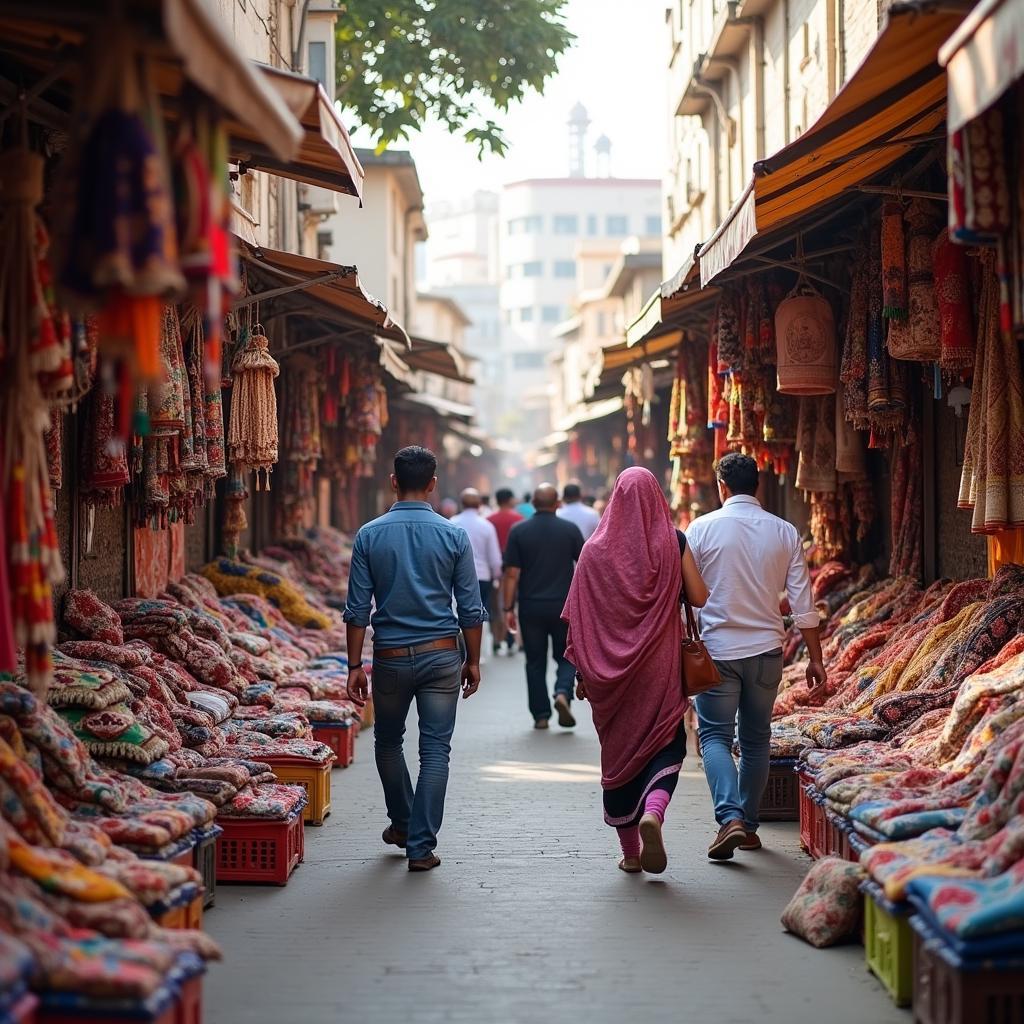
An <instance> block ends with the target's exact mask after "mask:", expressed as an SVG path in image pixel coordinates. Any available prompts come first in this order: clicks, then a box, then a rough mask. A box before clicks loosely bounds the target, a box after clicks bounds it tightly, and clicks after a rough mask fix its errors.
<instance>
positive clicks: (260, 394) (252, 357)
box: [228, 325, 281, 490]
mask: <svg viewBox="0 0 1024 1024" xmlns="http://www.w3.org/2000/svg"><path fill="white" fill-rule="evenodd" d="M231 371H232V374H233V376H234V383H233V386H232V394H231V416H230V421H229V424H228V458H229V460H230V461H231V462H232V463H234V464H236V465H241V466H244V467H247V468H249V469H253V470H255V471H256V474H257V476H256V487H257V490H259V487H260V482H259V472H260V470H262V471H263V472H264V473H265V474H266V477H267V490H269V489H270V483H269V481H270V472H271V469H272V468H273V466H274V464H275V463H276V462H277V457H278V439H277V395H276V394H275V391H274V379H275V378H276V377H277V376H278V374H279V373H280V372H281V371H280V367H279V366H278V364H277V360H276V359H274V357H273V356H272V355H271V354H270V342H269V341H268V340H267V337H266V336H265V335H264V334H263V333H262V331H261V330H260V328H259V325H257V329H256V331H255V332H254V333H253V334H251V335H249V337H248V339H247V340H246V341H245V343H244V345H243V346H242V347H241V348H239V350H238V352H237V353H236V355H235V358H234V361H233V362H232V364H231Z"/></svg>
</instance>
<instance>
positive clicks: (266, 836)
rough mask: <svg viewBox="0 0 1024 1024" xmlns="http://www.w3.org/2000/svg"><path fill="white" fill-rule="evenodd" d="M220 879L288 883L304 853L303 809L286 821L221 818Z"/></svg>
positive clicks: (277, 883)
mask: <svg viewBox="0 0 1024 1024" xmlns="http://www.w3.org/2000/svg"><path fill="white" fill-rule="evenodd" d="M217 824H218V825H220V826H221V828H223V829H224V831H223V833H222V834H221V835H220V836H219V837H218V838H217V881H218V883H220V882H246V883H250V884H253V883H255V884H259V883H264V884H269V885H287V884H288V879H289V878H290V877H291V873H292V872H293V871H294V870H295V868H296V867H297V866H298V865H299V864H300V863H301V862H302V858H303V856H304V855H305V831H304V822H303V820H302V812H301V811H297V812H296V813H294V814H293V815H292V816H291V817H290V818H287V819H286V820H284V821H261V820H258V819H252V818H218V819H217Z"/></svg>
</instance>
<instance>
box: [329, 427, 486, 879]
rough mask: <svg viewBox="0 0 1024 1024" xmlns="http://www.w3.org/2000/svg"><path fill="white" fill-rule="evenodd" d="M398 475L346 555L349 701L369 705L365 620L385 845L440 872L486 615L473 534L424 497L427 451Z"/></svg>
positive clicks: (419, 866) (430, 461)
mask: <svg viewBox="0 0 1024 1024" xmlns="http://www.w3.org/2000/svg"><path fill="white" fill-rule="evenodd" d="M394 469H395V471H394V473H393V474H392V476H391V488H392V490H393V491H394V492H395V495H396V497H397V499H398V500H397V501H396V502H395V504H394V505H392V506H391V510H390V511H388V512H386V513H385V514H384V515H382V516H381V517H380V518H378V519H374V520H373V521H372V522H370V523H367V524H366V525H365V526H363V527H362V528H361V529H360V530H359V532H358V533H357V534H356V539H355V544H354V546H353V548H352V564H351V569H350V574H349V585H348V601H347V603H346V605H345V615H344V618H345V623H346V625H347V638H348V659H349V666H350V667H349V673H348V695H349V697H350V698H351V699H352V700H354V701H355V702H356V703H357V704H360V705H362V704H364V703H365V702H366V698H367V695H368V693H369V683H368V681H367V678H366V673H365V671H364V670H363V667H362V650H363V642H364V640H365V637H366V629H367V626H369V625H370V624H371V623H372V625H373V706H374V713H375V721H374V754H375V757H376V762H377V772H378V774H379V775H380V781H381V784H382V786H383V788H384V801H385V804H386V805H387V812H388V818H389V819H390V821H391V824H390V825H389V826H388V827H387V828H386V829H385V830H384V833H383V835H382V836H381V838H382V839H383V840H384V842H385V843H387V844H388V845H390V846H397V847H399V848H404V849H405V851H406V857H407V859H408V865H409V870H410V871H430V870H431V869H432V868H436V867H437V866H438V865H439V864H440V863H441V859H440V858H439V857H438V856H437V854H436V853H434V850H435V848H436V846H437V834H438V832H439V831H440V829H441V820H442V818H443V816H444V800H445V791H446V789H447V786H448V761H449V756H450V754H451V738H452V733H453V732H454V731H455V713H456V709H457V707H458V702H459V692H460V690H461V692H462V696H463V697H464V698H465V697H471V696H472V695H473V694H474V693H476V691H477V689H478V687H479V686H480V638H481V634H482V632H483V624H484V622H485V621H486V619H487V612H486V611H485V610H484V607H483V605H482V604H481V603H480V587H479V585H478V583H477V578H476V570H475V569H474V565H473V548H472V546H471V544H470V540H469V535H468V534H467V533H466V531H465V530H464V529H462V528H461V527H460V526H456V525H453V524H452V523H450V522H448V521H446V520H445V519H444V518H442V517H441V516H439V515H438V514H437V513H436V512H434V510H433V509H432V508H431V507H430V504H429V502H428V500H427V499H428V497H429V495H430V494H431V493H432V492H433V490H434V488H435V487H436V486H437V477H436V476H435V473H436V472H437V459H436V457H435V456H434V454H433V452H431V451H429V450H428V449H426V448H421V447H418V446H413V447H409V448H403V449H402V450H401V451H400V452H398V454H397V455H396V456H395V466H394ZM453 594H454V596H455V604H456V606H457V608H458V615H456V613H455V612H454V611H453V607H452V595H453ZM373 604H375V605H376V608H375V609H374V611H373V614H372V616H371V607H372V605H373ZM460 630H461V632H462V638H463V642H464V645H465V656H463V652H462V650H460V645H459V641H458V636H459V632H460ZM413 701H415V702H416V710H417V713H418V715H419V732H420V739H419V755H420V772H419V778H418V779H417V781H416V786H415V788H414V787H413V785H412V780H411V779H410V777H409V768H408V766H407V765H406V762H405V753H404V751H403V748H402V737H403V736H404V735H405V720H406V718H407V717H408V714H409V708H410V706H411V705H412V702H413Z"/></svg>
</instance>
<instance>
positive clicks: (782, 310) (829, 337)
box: [775, 278, 837, 396]
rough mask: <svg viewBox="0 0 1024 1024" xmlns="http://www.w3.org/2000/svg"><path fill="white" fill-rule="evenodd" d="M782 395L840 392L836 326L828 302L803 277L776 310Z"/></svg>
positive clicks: (776, 334) (780, 389)
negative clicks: (837, 376) (837, 381)
mask: <svg viewBox="0 0 1024 1024" xmlns="http://www.w3.org/2000/svg"><path fill="white" fill-rule="evenodd" d="M775 337H776V339H777V342H776V344H777V346H778V368H779V392H780V394H783V395H802V396H808V395H831V394H833V393H834V392H835V390H836V374H837V370H836V362H837V346H836V325H835V320H834V318H833V316H832V306H831V305H830V304H829V302H828V300H827V299H826V298H825V297H824V296H823V295H821V294H820V293H819V292H817V291H815V289H814V288H813V287H812V286H811V285H810V284H809V283H808V281H807V280H806V279H804V278H801V279H800V280H799V281H798V282H797V285H796V287H795V288H794V289H793V291H791V292H790V293H789V295H788V296H787V297H786V298H785V299H783V300H782V302H780V303H779V308H778V309H777V310H776V311H775Z"/></svg>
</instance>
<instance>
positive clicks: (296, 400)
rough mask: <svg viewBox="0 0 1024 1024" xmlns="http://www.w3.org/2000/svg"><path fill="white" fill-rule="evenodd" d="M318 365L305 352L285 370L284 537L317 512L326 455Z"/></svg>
mask: <svg viewBox="0 0 1024 1024" xmlns="http://www.w3.org/2000/svg"><path fill="white" fill-rule="evenodd" d="M319 378H320V373H319V367H318V365H317V362H316V361H315V360H314V359H311V358H310V357H308V356H305V355H297V356H293V357H292V358H291V359H290V360H289V362H288V365H287V367H286V368H285V371H284V377H283V380H282V386H281V393H282V395H283V396H284V397H283V406H284V412H283V416H282V417H281V423H282V442H281V446H282V456H281V461H282V463H283V469H284V474H285V478H284V487H283V488H279V494H280V503H279V506H278V511H279V515H280V520H279V522H278V531H279V533H280V534H281V536H283V537H291V536H297V535H298V534H300V533H301V532H302V530H304V529H305V528H306V527H307V526H310V525H311V520H312V518H313V517H314V515H315V512H316V490H315V477H316V470H317V466H318V465H319V462H320V458H321V456H322V455H323V448H322V444H321V437H320V384H319Z"/></svg>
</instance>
